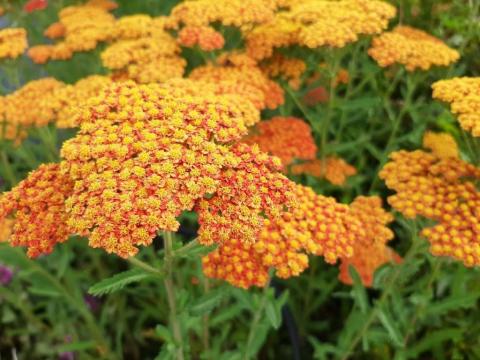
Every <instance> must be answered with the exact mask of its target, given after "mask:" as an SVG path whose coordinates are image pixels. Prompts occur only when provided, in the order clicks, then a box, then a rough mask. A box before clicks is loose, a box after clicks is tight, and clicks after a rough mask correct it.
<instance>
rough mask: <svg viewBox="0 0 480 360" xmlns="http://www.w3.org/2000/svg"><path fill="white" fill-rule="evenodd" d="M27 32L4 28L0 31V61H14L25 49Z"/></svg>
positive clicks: (20, 29)
mask: <svg viewBox="0 0 480 360" xmlns="http://www.w3.org/2000/svg"><path fill="white" fill-rule="evenodd" d="M27 47H28V43H27V31H26V30H25V29H22V28H6V29H3V30H0V59H4V58H10V59H16V58H17V57H19V56H20V55H22V54H23V53H24V52H25V50H26V48H27Z"/></svg>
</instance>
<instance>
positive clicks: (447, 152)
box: [423, 131, 459, 159]
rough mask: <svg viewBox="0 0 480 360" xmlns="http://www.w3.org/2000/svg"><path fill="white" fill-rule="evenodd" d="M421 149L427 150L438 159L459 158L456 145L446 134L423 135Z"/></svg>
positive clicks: (427, 133) (431, 133)
mask: <svg viewBox="0 0 480 360" xmlns="http://www.w3.org/2000/svg"><path fill="white" fill-rule="evenodd" d="M423 147H424V148H425V149H429V150H430V151H432V153H433V154H435V155H436V156H438V157H439V158H442V159H444V158H457V159H458V158H459V150H458V145H457V142H456V141H455V139H454V138H453V136H452V135H450V134H448V133H434V132H431V131H427V132H426V133H425V134H424V135H423Z"/></svg>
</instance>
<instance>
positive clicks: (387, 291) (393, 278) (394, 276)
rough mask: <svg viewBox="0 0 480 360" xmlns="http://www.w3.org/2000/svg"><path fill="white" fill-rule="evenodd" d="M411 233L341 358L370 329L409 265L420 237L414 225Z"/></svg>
mask: <svg viewBox="0 0 480 360" xmlns="http://www.w3.org/2000/svg"><path fill="white" fill-rule="evenodd" d="M412 235H413V236H412V244H411V246H410V248H409V249H408V251H407V253H406V254H405V257H404V258H403V261H402V263H401V264H399V265H395V269H394V270H393V272H392V273H391V275H390V276H389V278H388V279H387V281H386V284H387V286H386V287H385V288H384V289H383V292H382V295H381V296H380V298H379V299H378V301H377V302H376V303H375V306H374V307H373V309H372V310H371V311H370V314H369V316H368V318H367V320H366V321H365V323H364V325H363V327H362V328H361V329H360V331H359V332H358V333H357V334H356V336H355V337H354V338H353V340H352V341H351V342H350V344H349V345H348V346H347V348H346V350H345V352H344V353H343V355H342V357H341V359H342V360H347V359H348V357H349V356H350V354H351V353H352V351H354V350H355V348H356V346H357V345H358V343H359V342H360V340H361V339H362V338H363V337H364V335H365V333H366V332H367V331H368V329H370V326H372V324H373V323H374V322H375V320H376V319H377V316H378V314H379V312H380V310H381V308H382V306H383V305H384V303H385V302H386V301H387V300H388V298H389V297H390V295H391V294H392V291H393V289H394V288H395V285H396V283H397V280H398V279H399V278H400V277H401V275H402V273H403V271H402V270H403V269H404V268H405V267H406V266H408V265H409V261H410V260H411V259H412V258H413V257H414V256H415V255H416V254H417V250H418V247H419V245H420V241H419V240H420V239H419V238H418V236H417V231H416V227H415V226H414V227H413V229H412Z"/></svg>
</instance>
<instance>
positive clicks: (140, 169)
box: [61, 80, 284, 257]
mask: <svg viewBox="0 0 480 360" xmlns="http://www.w3.org/2000/svg"><path fill="white" fill-rule="evenodd" d="M182 81H183V82H185V83H188V84H189V85H185V86H183V87H182V86H172V85H170V84H168V83H167V84H166V85H163V86H162V85H156V84H150V85H136V84H134V83H133V82H123V83H116V84H112V85H111V86H110V87H107V88H106V89H105V90H103V91H102V92H101V93H100V95H99V96H97V97H94V98H91V99H90V100H89V101H88V102H87V104H86V105H85V106H84V107H83V109H81V110H80V114H81V115H80V117H79V120H78V122H79V123H80V124H81V126H80V131H79V133H78V134H77V136H76V137H75V138H73V139H71V140H68V141H67V142H65V143H64V145H63V147H62V152H61V153H62V156H63V157H64V158H65V159H66V160H65V162H64V163H63V170H64V171H65V172H66V173H68V174H69V176H70V177H71V178H72V180H74V181H75V187H74V191H73V195H72V196H71V197H70V198H69V199H68V201H67V210H68V212H69V214H70V217H71V219H70V221H69V224H70V225H71V226H72V228H73V230H74V232H76V233H78V234H80V235H83V236H88V237H89V240H90V245H91V246H93V247H101V248H104V249H105V250H107V251H108V252H114V253H116V254H118V255H120V256H122V257H128V256H131V255H134V254H135V253H136V252H137V246H138V245H148V244H150V243H151V242H152V240H153V238H154V237H155V234H156V232H157V231H158V230H165V231H176V230H177V229H178V226H179V223H178V221H177V217H178V216H179V215H180V214H181V213H182V212H183V211H184V210H191V209H192V208H193V206H194V204H195V202H196V201H198V200H200V199H202V198H203V197H204V196H206V195H207V194H216V192H217V190H218V189H217V187H218V186H219V184H220V183H221V182H222V181H225V176H227V175H228V174H229V173H228V172H226V171H223V170H224V169H231V171H232V172H235V171H236V169H237V167H238V166H240V164H241V161H242V158H241V157H240V155H239V154H238V153H236V152H235V151H233V150H232V149H230V147H229V146H228V145H227V143H229V142H231V141H232V140H235V139H239V138H240V137H241V136H242V135H244V134H245V133H246V131H247V129H246V126H245V123H244V121H243V109H242V108H238V107H236V105H235V102H231V101H230V99H233V98H232V97H228V96H226V97H224V96H221V95H215V94H213V93H209V92H205V91H203V93H202V90H204V89H201V88H200V89H197V90H196V93H197V94H195V91H193V90H191V91H188V90H185V89H188V88H193V87H194V86H195V82H192V81H189V80H182ZM175 84H176V85H179V84H180V81H176V82H175ZM198 86H201V83H200V84H199V85H198ZM200 93H202V95H200ZM223 144H225V145H223ZM245 161H246V160H245ZM251 166H252V167H254V165H251ZM258 166H260V164H258ZM253 170H254V169H251V171H253ZM224 191H227V190H224ZM282 196H284V195H282ZM249 200H251V199H249ZM269 205H270V203H269ZM272 211H273V210H272ZM126 214H128V216H125V215H126Z"/></svg>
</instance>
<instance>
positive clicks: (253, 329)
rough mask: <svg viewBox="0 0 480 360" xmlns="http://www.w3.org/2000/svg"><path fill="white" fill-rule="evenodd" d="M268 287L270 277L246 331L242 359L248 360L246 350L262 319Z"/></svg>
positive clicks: (250, 344)
mask: <svg viewBox="0 0 480 360" xmlns="http://www.w3.org/2000/svg"><path fill="white" fill-rule="evenodd" d="M269 287H270V279H269V280H268V281H267V283H266V284H265V286H264V287H263V291H262V298H261V300H260V305H259V306H258V307H257V309H256V310H255V313H254V314H253V319H252V322H251V324H250V330H249V332H248V337H247V343H246V344H245V347H244V349H245V350H244V352H243V356H242V359H243V360H248V359H249V358H250V357H249V354H248V351H249V349H250V347H251V346H252V342H253V340H254V339H255V336H256V334H257V328H258V324H259V323H260V320H261V319H262V315H263V312H264V311H265V306H266V305H267V294H268V289H269Z"/></svg>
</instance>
